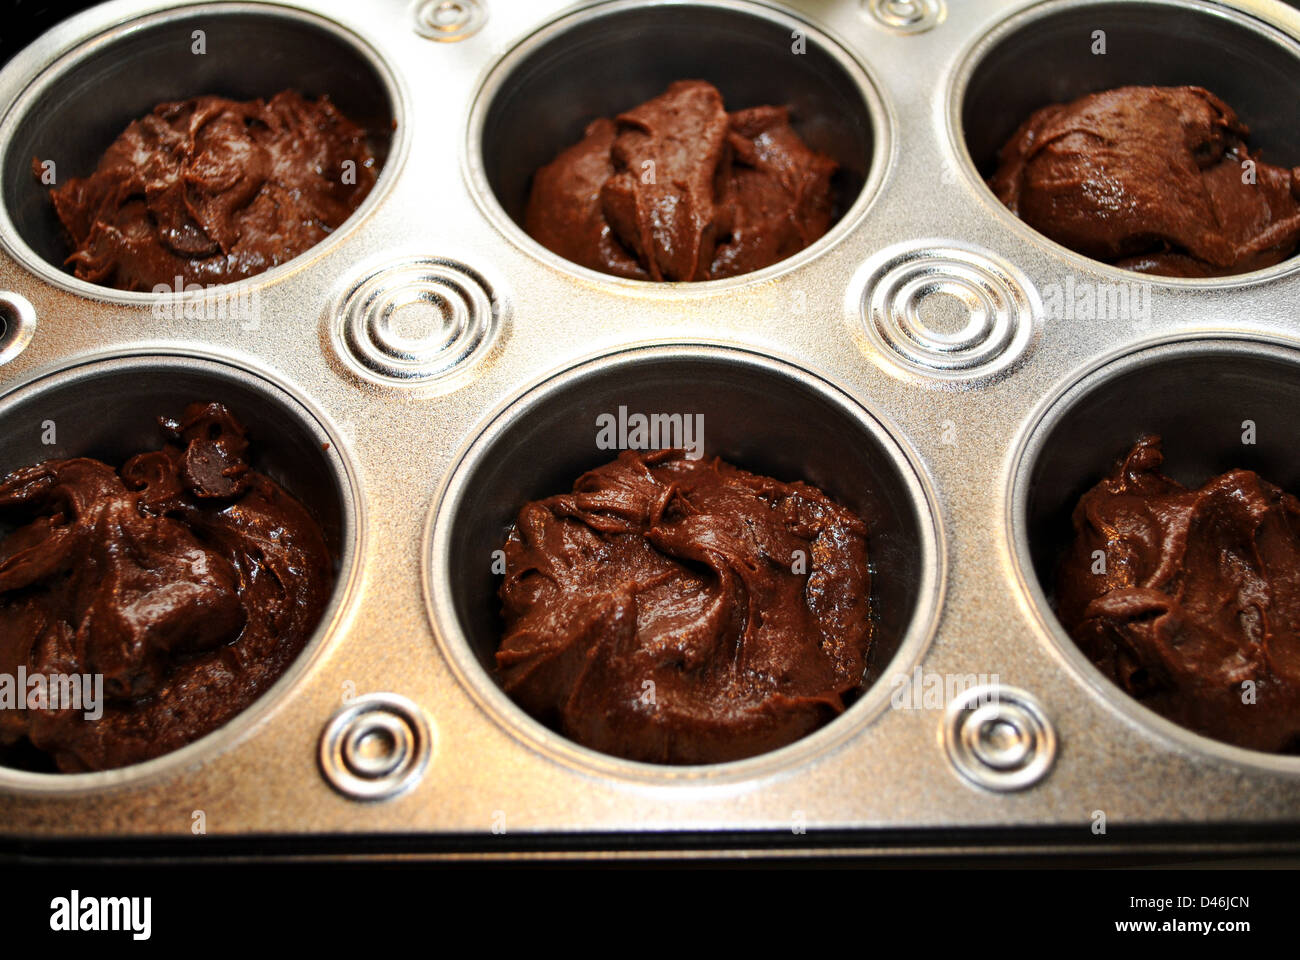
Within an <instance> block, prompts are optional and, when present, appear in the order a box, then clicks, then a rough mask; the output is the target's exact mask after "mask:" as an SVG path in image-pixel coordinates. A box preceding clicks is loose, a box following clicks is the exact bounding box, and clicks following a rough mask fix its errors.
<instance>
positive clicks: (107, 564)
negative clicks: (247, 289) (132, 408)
mask: <svg viewBox="0 0 1300 960" xmlns="http://www.w3.org/2000/svg"><path fill="white" fill-rule="evenodd" d="M160 423H161V424H162V426H163V429H164V431H165V433H166V435H167V438H168V441H169V442H168V443H167V444H166V446H164V447H163V449H162V450H159V451H156V452H153V453H142V454H140V455H138V456H136V457H133V458H132V459H131V460H129V461H127V463H126V465H125V466H123V467H122V469H121V470H120V471H117V470H114V469H113V468H112V467H110V466H108V465H107V464H104V463H101V462H99V461H98V460H90V459H85V458H80V459H75V460H49V461H46V462H45V463H41V464H38V465H36V466H31V467H25V468H23V469H21V470H17V471H15V472H14V473H11V474H9V476H7V477H5V478H4V479H3V480H0V522H3V523H5V524H10V525H14V526H16V529H14V530H13V531H12V532H11V533H9V534H8V535H7V536H5V537H4V538H3V540H0V672H3V673H6V674H8V675H10V676H16V675H17V670H18V668H19V667H20V666H24V667H25V668H26V671H27V674H28V676H31V675H34V674H43V675H49V674H83V673H89V674H102V675H103V677H104V681H103V683H104V689H103V693H104V700H105V701H106V702H105V703H104V704H103V716H102V717H100V718H99V719H98V720H91V719H86V717H85V715H84V712H83V711H79V710H71V709H63V710H53V709H47V710H34V709H26V710H4V711H0V746H11V745H14V744H17V743H19V742H20V741H23V740H24V739H25V740H26V741H28V742H29V744H30V746H31V747H34V748H35V749H37V750H40V751H44V752H45V753H46V754H48V755H49V756H50V757H52V758H53V760H54V761H55V762H57V764H58V766H59V768H60V769H61V770H64V771H84V770H103V769H107V768H110V767H120V766H124V765H126V764H130V763H138V762H140V761H142V760H148V759H150V758H152V757H156V756H159V755H161V754H164V753H167V752H169V751H171V750H175V749H176V748H178V747H181V746H184V745H185V744H187V743H189V742H191V741H192V740H196V739H197V738H199V737H201V736H203V735H204V734H206V733H209V732H211V731H213V730H215V729H216V728H218V727H220V726H221V725H223V724H224V723H226V722H227V721H229V720H230V719H231V718H232V717H234V716H235V715H236V714H237V713H239V712H240V711H241V710H243V709H244V708H245V707H247V706H248V705H249V704H250V703H252V702H253V700H254V699H256V698H257V697H258V696H259V695H260V694H262V693H263V692H264V691H265V690H266V689H267V688H268V687H269V686H270V685H271V684H272V683H273V682H274V681H275V680H276V679H277V678H278V677H279V676H280V674H281V673H283V672H284V670H285V668H286V667H288V665H289V663H290V662H291V661H292V660H293V659H294V657H295V656H297V654H298V652H299V651H300V650H301V649H302V647H303V645H304V644H305V643H306V641H307V638H308V637H309V636H310V634H311V632H312V631H313V630H314V629H315V628H316V625H317V623H318V622H319V621H320V618H321V615H322V614H323V612H324V610H325V606H326V603H327V602H328V600H329V596H330V593H331V590H332V586H333V566H332V562H331V558H330V554H329V550H328V549H327V547H326V545H325V541H324V538H323V537H322V534H321V530H320V527H319V526H318V525H317V523H316V522H315V521H314V520H313V519H312V518H311V516H310V515H309V514H308V513H307V510H306V509H305V508H304V507H303V505H302V504H300V503H299V502H298V501H297V500H295V499H294V498H293V497H292V496H290V495H289V494H288V493H286V492H285V491H284V490H283V489H282V488H281V487H279V486H278V485H277V484H276V483H275V482H274V481H272V480H271V479H270V478H269V477H266V476H264V475H262V474H260V473H257V472H256V471H254V470H252V469H250V467H249V463H248V459H247V450H248V441H247V439H246V438H245V433H244V428H243V426H241V425H240V423H239V422H238V421H237V420H235V418H234V417H233V416H231V414H230V412H229V411H227V410H226V408H225V407H223V406H221V405H220V404H216V403H210V404H191V405H190V406H189V407H188V408H187V409H186V410H185V413H184V416H183V417H182V418H181V419H180V420H179V421H171V420H161V421H160Z"/></svg>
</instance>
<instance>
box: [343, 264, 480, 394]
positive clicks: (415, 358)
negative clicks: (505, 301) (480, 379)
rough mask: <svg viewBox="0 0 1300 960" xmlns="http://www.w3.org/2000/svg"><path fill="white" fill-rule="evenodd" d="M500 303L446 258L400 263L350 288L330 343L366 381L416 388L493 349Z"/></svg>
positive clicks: (474, 275) (476, 278)
mask: <svg viewBox="0 0 1300 960" xmlns="http://www.w3.org/2000/svg"><path fill="white" fill-rule="evenodd" d="M499 316H500V303H499V301H498V298H497V296H496V294H495V292H494V291H493V289H492V287H491V285H490V284H489V283H488V282H487V280H485V279H484V278H483V277H482V276H481V275H480V274H479V273H477V272H476V271H474V270H473V269H471V268H470V267H467V266H466V265H465V264H463V263H459V262H457V261H455V260H449V259H446V258H443V257H420V258H412V259H405V260H400V261H396V262H393V263H389V264H386V265H384V266H381V267H379V268H377V269H375V270H372V271H370V272H369V273H367V274H366V275H365V276H363V277H361V279H359V280H357V281H356V282H355V283H353V284H351V285H350V286H349V287H348V289H347V291H346V292H345V293H344V294H343V296H342V297H341V298H340V299H339V301H338V303H337V304H336V306H335V309H334V316H333V328H332V339H333V341H334V346H335V349H336V350H337V351H338V352H339V355H340V356H341V357H342V358H343V359H344V360H345V361H347V362H348V363H349V364H350V365H351V366H352V367H353V368H354V369H355V370H357V372H359V373H361V374H362V375H363V376H365V377H367V378H369V379H372V380H378V381H380V382H383V383H389V384H398V385H401V384H411V385H418V384H423V383H429V382H431V381H434V380H438V379H440V378H442V377H446V376H449V375H450V374H452V373H456V372H459V371H460V370H462V369H464V368H465V367H467V366H468V365H469V364H470V363H472V362H473V361H474V360H475V359H477V357H478V356H480V355H481V354H482V353H483V352H484V350H485V349H486V348H487V347H488V345H489V344H490V343H491V341H492V338H493V336H494V335H495V333H496V330H497V327H498V320H499Z"/></svg>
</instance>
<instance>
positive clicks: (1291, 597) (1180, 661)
mask: <svg viewBox="0 0 1300 960" xmlns="http://www.w3.org/2000/svg"><path fill="white" fill-rule="evenodd" d="M1162 461H1163V456H1162V453H1161V449H1160V438H1159V437H1145V438H1143V439H1142V440H1141V441H1140V442H1139V443H1138V444H1137V445H1136V446H1135V447H1134V448H1133V449H1132V450H1131V451H1130V452H1129V453H1128V455H1127V456H1126V457H1125V458H1124V459H1123V460H1122V461H1121V462H1120V463H1119V464H1118V465H1117V466H1116V467H1115V469H1114V470H1113V471H1112V472H1111V474H1110V475H1109V476H1108V477H1106V479H1104V480H1103V481H1102V482H1101V483H1099V484H1098V485H1097V486H1096V487H1094V488H1093V489H1092V490H1090V491H1089V492H1088V493H1087V494H1085V495H1084V496H1083V498H1082V499H1081V500H1080V501H1079V504H1078V506H1077V507H1076V508H1075V511H1074V528H1075V541H1074V545H1073V547H1072V548H1071V550H1070V553H1069V554H1068V556H1067V558H1066V560H1065V562H1064V564H1063V565H1062V568H1061V571H1060V578H1059V581H1058V588H1057V602H1058V613H1059V614H1060V617H1061V621H1062V623H1063V624H1064V625H1065V627H1066V629H1067V630H1068V631H1069V632H1070V634H1071V636H1073V637H1074V639H1075V641H1076V642H1077V643H1078V644H1079V646H1080V648H1082V650H1083V651H1084V652H1085V653H1086V654H1087V655H1088V656H1089V658H1090V659H1092V661H1093V662H1094V663H1096V664H1097V666H1098V667H1100V668H1101V670H1102V672H1104V673H1105V674H1106V675H1107V676H1109V677H1110V678H1111V679H1112V680H1114V681H1115V682H1116V683H1117V684H1119V686H1120V687H1121V688H1123V689H1124V690H1125V691H1127V692H1128V693H1130V694H1132V695H1133V696H1134V697H1137V698H1138V699H1139V700H1141V701H1142V702H1143V703H1145V704H1146V705H1147V706H1149V707H1151V708H1152V709H1154V710H1156V711H1157V712H1158V713H1160V714H1162V715H1164V716H1165V717H1167V718H1169V719H1170V720H1172V721H1174V722H1175V723H1179V724H1182V725H1183V726H1185V727H1189V728H1191V729H1192V730H1195V731H1197V732H1199V733H1203V734H1205V735H1207V736H1210V737H1214V738H1216V739H1218V740H1223V741H1225V742H1227V743H1232V744H1236V745H1238V746H1242V747H1249V748H1251V749H1255V750H1267V751H1273V752H1286V753H1300V500H1297V499H1296V498H1295V497H1294V496H1292V495H1291V494H1289V493H1286V492H1285V491H1283V490H1280V489H1278V488H1277V487H1275V486H1273V485H1272V484H1271V483H1268V482H1267V481H1265V480H1263V479H1261V478H1260V477H1259V476H1257V475H1256V474H1255V473H1253V472H1251V471H1249V470H1230V471H1229V472H1227V473H1225V474H1223V475H1221V476H1218V477H1215V478H1213V479H1212V480H1209V481H1207V482H1206V483H1205V484H1204V485H1203V486H1201V487H1199V488H1197V489H1187V488H1185V487H1183V486H1181V485H1180V484H1178V483H1176V482H1175V481H1173V480H1171V479H1169V478H1168V477H1166V476H1164V475H1163V474H1162V473H1161V472H1160V467H1161V463H1162ZM1095 551H1101V555H1102V556H1103V557H1104V570H1102V571H1101V572H1097V568H1098V558H1097V556H1095V555H1094V553H1095Z"/></svg>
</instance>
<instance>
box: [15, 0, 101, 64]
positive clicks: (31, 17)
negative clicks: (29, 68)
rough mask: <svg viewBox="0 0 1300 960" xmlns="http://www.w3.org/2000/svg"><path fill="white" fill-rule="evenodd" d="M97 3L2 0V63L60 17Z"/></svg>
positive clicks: (71, 0)
mask: <svg viewBox="0 0 1300 960" xmlns="http://www.w3.org/2000/svg"><path fill="white" fill-rule="evenodd" d="M94 5H95V4H93V3H87V2H86V0H0V63H8V62H9V60H10V58H12V57H13V55H14V54H16V53H17V52H18V51H19V50H21V49H22V48H23V47H25V46H27V44H29V43H31V42H32V41H33V40H35V39H36V38H37V37H39V36H40V35H41V34H42V33H44V32H45V31H46V30H48V29H50V27H52V26H54V25H55V24H56V23H58V22H59V21H60V20H65V19H67V18H68V17H70V16H72V15H73V14H74V13H80V12H81V11H82V10H85V9H87V8H88V7H93V6H94Z"/></svg>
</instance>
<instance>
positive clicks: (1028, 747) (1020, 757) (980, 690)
mask: <svg viewBox="0 0 1300 960" xmlns="http://www.w3.org/2000/svg"><path fill="white" fill-rule="evenodd" d="M943 733H944V738H943V739H944V746H945V747H946V748H947V751H948V758H949V759H950V760H951V761H952V764H953V766H954V767H956V768H957V770H958V772H959V773H961V775H962V776H963V777H965V778H966V779H967V780H970V781H971V782H972V783H975V784H978V785H979V786H981V787H986V788H988V789H990V790H1023V789H1025V788H1026V787H1029V786H1032V785H1033V784H1035V783H1037V782H1038V781H1039V780H1041V779H1043V777H1045V776H1046V775H1047V773H1048V771H1049V770H1051V768H1052V764H1053V762H1054V761H1055V759H1056V731H1055V730H1054V729H1053V728H1052V724H1051V721H1049V720H1048V719H1047V714H1046V713H1044V712H1043V708H1042V707H1041V706H1040V705H1039V703H1038V701H1037V700H1035V699H1034V698H1033V697H1032V696H1031V695H1030V694H1028V693H1026V692H1025V691H1024V690H1018V689H1016V688H1015V687H1005V686H999V685H997V684H987V685H983V686H977V687H971V688H970V689H969V690H966V691H964V692H963V693H962V695H961V696H960V697H958V698H957V699H956V700H954V701H953V702H952V703H950V704H949V705H948V709H947V711H946V712H945V714H944V730H943Z"/></svg>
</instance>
